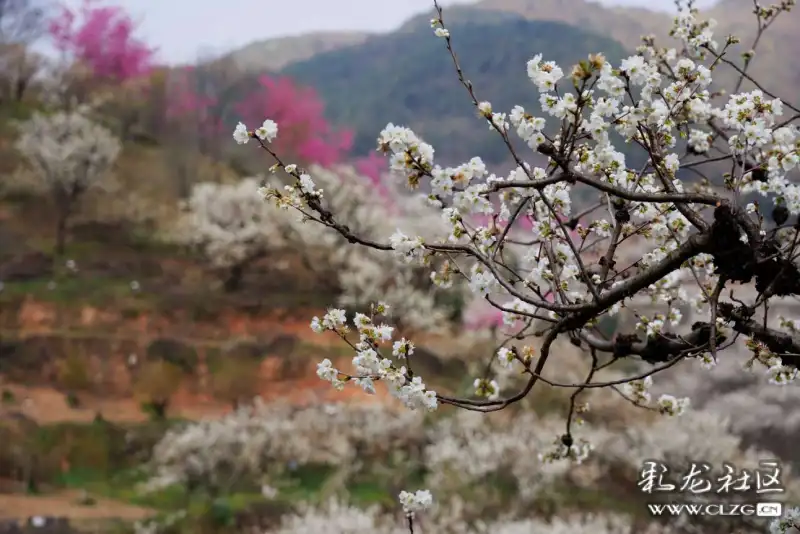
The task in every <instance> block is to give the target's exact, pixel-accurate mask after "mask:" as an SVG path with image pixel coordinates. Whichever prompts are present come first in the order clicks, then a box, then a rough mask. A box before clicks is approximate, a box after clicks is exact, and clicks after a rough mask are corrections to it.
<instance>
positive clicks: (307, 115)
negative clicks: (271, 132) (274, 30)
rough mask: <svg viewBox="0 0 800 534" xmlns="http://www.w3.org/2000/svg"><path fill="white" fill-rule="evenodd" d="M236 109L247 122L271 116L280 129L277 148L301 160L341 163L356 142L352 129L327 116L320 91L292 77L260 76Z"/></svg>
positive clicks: (324, 163)
mask: <svg viewBox="0 0 800 534" xmlns="http://www.w3.org/2000/svg"><path fill="white" fill-rule="evenodd" d="M234 109H235V111H236V113H237V114H238V115H239V118H240V119H242V120H244V121H248V120H249V121H250V122H252V121H253V120H255V119H256V118H259V117H271V118H272V120H274V121H275V122H277V123H278V126H279V128H280V130H281V137H280V139H279V140H278V141H277V142H276V147H277V148H278V149H279V150H282V151H284V153H286V154H287V157H292V158H293V159H296V160H297V161H299V162H302V163H306V164H310V163H316V164H318V165H321V166H323V167H329V166H331V165H333V164H335V163H338V162H340V161H341V160H342V159H343V158H344V156H345V155H346V154H347V152H348V151H349V150H350V147H351V146H352V143H353V133H352V132H351V131H349V130H344V129H342V130H339V129H334V128H333V127H332V126H331V125H330V123H328V121H327V120H326V119H325V115H324V110H325V106H324V104H323V102H322V100H321V99H320V98H319V96H318V95H317V92H316V91H315V90H314V89H313V88H310V87H301V86H299V85H297V84H296V83H295V82H294V81H292V80H291V79H290V78H286V77H270V76H261V77H260V78H259V79H258V84H257V86H256V87H255V88H254V89H253V90H252V91H250V92H249V93H248V94H247V95H246V96H245V97H244V98H243V99H242V100H241V101H240V102H239V103H238V104H237V105H236V106H235V108H234Z"/></svg>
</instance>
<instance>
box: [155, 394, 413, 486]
mask: <svg viewBox="0 0 800 534" xmlns="http://www.w3.org/2000/svg"><path fill="white" fill-rule="evenodd" d="M421 425H422V420H421V418H420V417H418V416H417V414H414V413H413V412H407V411H401V412H394V411H390V410H386V409H385V408H384V407H382V406H380V405H353V406H351V405H335V404H334V405H319V404H317V405H313V406H310V407H308V408H299V409H298V408H293V407H291V406H289V405H286V404H272V403H271V404H265V403H263V402H261V401H260V400H259V399H256V402H255V404H254V405H253V406H242V407H241V408H239V409H237V410H236V411H234V412H232V413H230V414H229V415H227V416H225V417H223V418H221V419H217V420H208V421H202V422H197V423H191V424H188V425H186V426H182V427H180V428H178V429H175V430H171V431H170V432H168V433H167V434H166V435H165V436H164V437H163V438H162V439H161V440H160V441H159V443H158V444H157V445H156V447H155V448H154V450H153V454H152V460H151V465H150V469H151V472H152V473H153V476H152V478H151V480H150V481H149V482H148V488H150V489H158V488H162V487H166V486H170V485H172V484H185V483H196V484H201V485H202V486H203V487H206V488H218V489H225V487H224V484H231V483H232V484H236V483H239V482H240V480H239V479H237V478H236V477H234V476H232V474H234V473H235V474H238V476H239V477H242V478H244V479H246V480H251V481H259V480H261V481H262V482H263V483H268V482H269V479H270V478H271V477H274V476H276V475H279V474H280V473H281V472H282V471H283V470H284V469H286V468H287V465H288V464H289V463H294V464H296V465H306V464H309V463H318V464H327V465H331V466H342V465H346V464H347V463H348V462H352V461H354V460H356V459H357V458H358V454H373V455H380V454H386V453H387V448H388V447H400V446H402V444H403V443H407V442H408V440H415V439H419V438H418V437H417V436H418V435H419V434H420V433H421V428H422V427H421Z"/></svg>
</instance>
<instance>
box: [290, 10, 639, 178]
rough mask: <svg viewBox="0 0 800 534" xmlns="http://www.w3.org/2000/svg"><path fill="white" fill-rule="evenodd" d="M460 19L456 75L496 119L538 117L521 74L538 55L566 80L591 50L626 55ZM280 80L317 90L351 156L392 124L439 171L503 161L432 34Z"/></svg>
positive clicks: (382, 38)
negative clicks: (347, 133)
mask: <svg viewBox="0 0 800 534" xmlns="http://www.w3.org/2000/svg"><path fill="white" fill-rule="evenodd" d="M451 11H456V10H451ZM460 13H461V14H460V18H459V19H455V20H454V21H453V23H451V24H448V27H449V28H450V29H451V31H452V32H453V35H454V36H457V37H455V38H454V46H455V48H456V53H457V54H458V57H459V60H460V62H461V66H462V68H463V70H464V73H465V75H466V77H467V78H468V79H470V80H471V81H472V83H473V85H474V88H475V92H476V96H477V97H478V99H480V100H488V101H490V102H492V104H493V105H494V106H495V109H498V110H502V111H509V110H510V109H511V108H512V107H513V106H514V105H516V104H520V105H522V106H525V107H526V108H528V109H532V110H536V109H539V102H538V93H537V91H536V88H535V86H534V85H533V83H532V82H531V81H530V80H529V79H528V76H527V73H526V68H525V65H526V63H527V61H528V60H530V59H531V58H532V57H533V56H534V55H535V54H536V53H538V52H541V51H546V52H547V58H548V59H552V60H554V61H557V62H558V63H559V65H562V66H563V68H564V69H565V70H568V69H569V68H570V66H571V65H573V64H575V63H577V62H578V61H579V60H582V59H585V58H586V57H587V55H588V54H589V53H590V52H596V51H598V50H602V51H604V52H605V54H606V57H608V58H609V59H610V60H611V61H614V62H618V61H619V60H620V59H621V58H623V57H625V56H627V55H628V53H627V52H626V50H625V48H624V47H623V46H622V45H620V44H619V43H617V42H616V41H613V40H611V39H609V38H607V37H602V36H600V35H597V34H594V33H591V32H588V31H584V30H581V29H578V28H575V27H572V26H568V25H566V24H563V23H557V22H541V21H529V20H525V19H524V18H522V17H520V16H510V15H498V16H495V17H493V18H491V19H488V20H487V19H486V17H485V16H484V14H483V13H482V12H480V11H478V10H468V9H466V8H465V9H463V10H460ZM487 43H491V46H487ZM281 74H284V75H287V76H290V77H292V78H294V79H295V80H296V81H297V82H299V83H301V84H306V85H310V86H312V87H314V88H316V90H317V91H318V92H319V93H320V95H321V97H322V98H323V100H324V101H325V103H326V113H327V114H328V118H329V119H330V120H332V121H333V122H334V123H336V124H340V125H347V126H350V127H352V128H353V129H354V130H355V132H356V134H355V147H354V149H355V152H356V153H359V154H365V153H368V152H369V151H372V150H374V149H375V140H376V138H377V136H378V134H379V133H380V131H381V130H382V129H383V128H384V127H385V126H386V124H387V123H389V122H393V123H395V124H402V125H405V126H408V127H410V128H412V129H414V131H415V132H417V133H418V134H419V135H420V136H422V137H423V138H424V139H425V140H426V141H428V142H430V143H431V144H433V145H434V147H435V148H436V149H437V156H438V159H439V161H441V162H444V163H448V164H452V163H461V162H463V161H466V160H468V159H469V158H470V157H473V156H476V155H477V156H480V157H482V158H483V159H484V160H485V161H486V162H488V163H505V162H507V161H508V150H507V148H506V147H505V146H504V145H503V143H502V141H501V140H500V138H499V137H498V136H497V134H496V133H493V132H490V131H489V127H488V126H487V125H486V123H485V122H484V121H482V120H480V119H478V117H477V115H476V111H475V108H474V107H473V105H472V103H471V101H470V97H469V95H468V93H467V91H466V90H465V89H464V87H462V86H461V84H460V83H459V81H458V78H457V75H456V72H455V70H454V68H453V63H452V60H451V58H450V55H449V53H448V52H447V49H446V48H445V43H444V41H443V40H442V39H439V38H437V37H435V36H434V35H433V31H432V30H431V28H430V24H427V23H426V24H424V25H421V26H418V27H417V28H416V29H408V30H404V31H401V32H396V33H392V34H385V35H376V36H372V37H369V38H368V39H367V40H366V41H365V42H364V43H362V44H360V45H358V46H350V47H347V48H342V49H338V50H333V51H330V52H325V53H321V54H318V55H316V56H314V57H312V58H311V59H308V60H305V61H300V62H296V63H293V64H291V65H289V66H287V67H286V68H284V69H282V70H281Z"/></svg>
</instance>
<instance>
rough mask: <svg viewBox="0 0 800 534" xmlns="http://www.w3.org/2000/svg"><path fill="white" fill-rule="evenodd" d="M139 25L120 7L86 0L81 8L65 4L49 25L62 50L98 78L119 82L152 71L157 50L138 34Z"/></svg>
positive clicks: (51, 33)
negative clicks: (75, 8)
mask: <svg viewBox="0 0 800 534" xmlns="http://www.w3.org/2000/svg"><path fill="white" fill-rule="evenodd" d="M136 29H137V24H136V23H135V22H134V20H133V19H132V18H131V16H130V15H129V14H128V13H127V12H126V11H125V10H124V9H123V8H122V7H119V6H103V5H99V4H98V0H83V4H82V6H81V8H80V9H78V10H73V9H70V8H69V7H67V6H64V5H62V6H61V12H60V13H59V14H58V15H57V16H56V17H54V18H53V19H52V20H51V21H50V24H49V31H50V36H51V38H52V39H53V42H54V44H55V46H56V48H57V49H58V51H59V52H61V53H62V54H64V55H65V56H66V57H67V58H68V59H70V60H73V61H76V62H78V63H80V64H81V65H83V66H84V67H85V68H87V69H88V70H89V71H90V72H91V73H92V74H93V75H94V76H95V77H98V78H101V79H103V80H107V81H112V82H116V83H120V82H124V81H127V80H130V79H133V78H138V77H140V76H142V75H146V74H148V73H149V72H150V70H151V68H152V66H153V59H154V55H155V52H156V50H155V49H154V48H151V47H149V46H148V45H147V44H146V43H145V42H144V41H142V40H141V39H139V38H138V37H136V36H135V32H136Z"/></svg>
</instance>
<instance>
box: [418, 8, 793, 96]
mask: <svg viewBox="0 0 800 534" xmlns="http://www.w3.org/2000/svg"><path fill="white" fill-rule="evenodd" d="M773 3H779V2H765V3H761V5H763V6H768V5H769V4H773ZM473 7H474V8H476V9H482V10H485V11H487V12H491V13H494V12H497V11H501V12H507V13H512V14H516V15H520V16H522V17H524V18H526V19H529V20H551V21H557V22H564V23H567V24H571V25H573V26H577V27H579V28H583V29H585V30H588V31H593V32H596V33H598V34H600V35H605V36H608V37H611V38H612V39H614V40H616V41H619V42H620V43H622V44H623V45H624V46H625V47H626V48H628V49H629V50H635V49H636V47H637V46H639V45H640V44H641V43H642V40H641V36H642V35H654V36H655V37H656V39H657V43H658V44H659V45H660V46H665V47H675V48H680V46H679V43H678V42H677V41H675V40H673V39H671V38H670V37H669V36H668V33H669V31H670V29H671V28H672V21H673V19H674V12H675V10H674V9H672V10H671V11H670V12H668V13H665V12H660V11H650V10H647V9H643V8H635V7H606V6H602V5H600V4H598V3H595V2H592V1H587V0H482V1H480V2H478V3H477V4H473ZM450 11H452V10H450ZM432 14H433V11H430V12H428V13H427V14H425V15H422V16H421V17H420V18H430V16H431V15H432ZM444 16H445V22H446V23H447V17H448V10H445V12H444ZM491 16H494V15H491ZM701 16H702V17H703V18H713V19H714V20H716V21H717V26H716V28H714V35H715V38H716V40H717V42H718V43H719V45H720V47H722V46H723V45H724V44H725V38H726V36H728V35H735V36H737V37H739V38H740V39H741V43H740V44H737V45H733V46H732V47H731V48H730V49H729V51H728V53H727V54H726V58H727V59H729V60H731V61H734V62H736V63H737V64H738V65H741V64H742V59H741V54H742V53H743V52H746V51H748V50H750V49H751V48H752V46H753V43H754V42H755V41H756V39H757V40H758V47H757V49H756V51H757V54H756V56H755V59H754V60H753V61H752V62H751V65H750V68H749V70H748V74H750V75H751V76H753V78H755V79H756V80H758V81H759V82H761V85H762V87H763V88H764V89H766V90H768V91H770V92H772V93H774V94H775V95H776V96H779V97H781V98H782V99H783V100H785V101H788V102H791V103H792V104H794V105H795V106H797V105H800V97H798V91H797V87H798V86H800V54H795V53H792V52H791V51H793V50H800V32H798V31H797V28H798V27H800V9H797V8H796V7H795V8H794V9H793V10H792V11H790V12H788V13H781V14H780V15H779V16H778V17H777V19H775V21H774V22H771V23H770V24H769V28H768V29H767V30H766V31H764V32H763V34H761V35H760V36H759V25H758V22H757V21H756V17H755V15H754V14H753V2H752V0H722V1H720V2H717V3H716V4H715V5H713V6H712V7H710V8H708V9H705V10H703V11H702V12H701ZM410 22H411V21H410ZM418 22H419V21H415V22H413V24H417V23H418ZM762 24H763V23H762ZM545 55H547V54H545ZM720 70H721V72H718V73H717V74H716V75H715V80H716V81H717V82H718V83H719V84H720V86H721V87H725V88H726V89H727V90H728V91H729V92H730V91H731V90H732V89H733V88H734V87H735V83H736V81H737V80H738V78H739V76H738V74H737V73H736V72H735V71H734V70H733V69H731V68H728V67H723V68H721V69H720ZM754 88H755V87H754V86H753V84H751V83H750V82H747V81H745V83H744V84H742V90H752V89H754Z"/></svg>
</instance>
